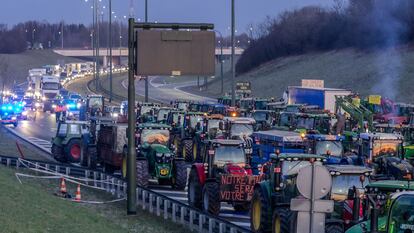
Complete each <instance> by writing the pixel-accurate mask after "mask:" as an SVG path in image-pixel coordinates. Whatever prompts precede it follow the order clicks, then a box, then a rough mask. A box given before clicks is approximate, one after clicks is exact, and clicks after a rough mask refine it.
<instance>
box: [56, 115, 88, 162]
mask: <svg viewBox="0 0 414 233" xmlns="http://www.w3.org/2000/svg"><path fill="white" fill-rule="evenodd" d="M86 131H88V122H86V121H62V122H59V124H58V127H57V131H56V136H55V137H53V138H52V155H53V158H55V159H56V160H57V161H59V162H72V163H78V162H79V161H80V158H81V137H82V134H83V133H85V132H86Z"/></svg>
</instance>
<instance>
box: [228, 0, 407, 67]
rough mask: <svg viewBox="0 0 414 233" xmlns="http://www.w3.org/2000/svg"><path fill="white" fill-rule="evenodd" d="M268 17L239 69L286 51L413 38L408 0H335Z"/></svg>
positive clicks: (370, 45) (397, 43) (387, 44)
mask: <svg viewBox="0 0 414 233" xmlns="http://www.w3.org/2000/svg"><path fill="white" fill-rule="evenodd" d="M333 3H334V4H333V7H331V8H322V7H316V6H309V7H304V8H301V9H298V10H293V11H286V12H283V13H282V14H280V15H279V16H278V17H275V18H272V17H267V19H266V20H265V21H264V22H262V23H261V24H259V25H258V26H257V28H256V30H255V37H254V38H252V39H251V43H250V44H249V46H248V47H247V49H246V50H245V51H244V53H243V54H242V56H241V57H240V59H239V60H238V62H237V64H236V72H237V73H238V74H240V73H244V72H247V71H249V70H252V69H254V68H256V67H258V66H260V65H262V64H264V63H266V62H269V61H271V60H273V59H277V58H280V57H284V56H290V55H300V54H304V53H308V52H318V51H327V50H334V49H343V48H356V49H360V50H371V49H381V48H384V47H390V46H395V47H396V46H400V45H405V44H408V43H410V42H413V40H414V1H412V0H392V1H385V0H349V1H345V0H333Z"/></svg>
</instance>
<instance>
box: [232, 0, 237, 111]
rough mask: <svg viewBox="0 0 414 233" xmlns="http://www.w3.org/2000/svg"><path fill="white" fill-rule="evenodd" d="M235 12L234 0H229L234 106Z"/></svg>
mask: <svg viewBox="0 0 414 233" xmlns="http://www.w3.org/2000/svg"><path fill="white" fill-rule="evenodd" d="M234 15H235V12H234V0H231V106H233V107H234V106H236V90H235V87H234V79H235V78H236V69H235V67H234V66H235V64H234V52H235V51H234V50H235V49H234V46H235V45H234V32H235V25H234V24H235V16H234Z"/></svg>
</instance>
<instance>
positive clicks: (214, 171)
mask: <svg viewBox="0 0 414 233" xmlns="http://www.w3.org/2000/svg"><path fill="white" fill-rule="evenodd" d="M201 151H202V152H201V154H202V163H195V164H193V165H192V168H191V171H190V176H189V180H188V201H189V204H190V206H192V207H195V208H200V209H202V210H203V211H205V212H207V213H210V214H214V215H218V214H219V212H220V207H221V202H227V203H229V204H231V205H233V207H234V208H235V210H237V211H247V210H248V208H249V202H250V199H251V197H252V194H253V193H252V191H253V187H254V185H255V184H256V183H257V182H259V181H260V179H261V177H260V176H255V175H252V171H251V169H250V166H249V165H248V164H247V156H246V153H245V151H244V142H243V141H241V140H228V139H214V140H211V141H209V142H208V143H206V144H205V145H204V146H203V148H201ZM240 184H244V185H240Z"/></svg>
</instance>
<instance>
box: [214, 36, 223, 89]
mask: <svg viewBox="0 0 414 233" xmlns="http://www.w3.org/2000/svg"><path fill="white" fill-rule="evenodd" d="M214 31H215V32H217V33H218V34H219V35H220V40H219V44H220V59H219V61H220V75H221V92H220V93H221V94H223V93H224V74H223V72H224V71H223V35H222V34H221V32H220V31H218V30H214Z"/></svg>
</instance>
